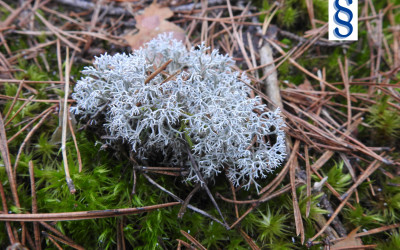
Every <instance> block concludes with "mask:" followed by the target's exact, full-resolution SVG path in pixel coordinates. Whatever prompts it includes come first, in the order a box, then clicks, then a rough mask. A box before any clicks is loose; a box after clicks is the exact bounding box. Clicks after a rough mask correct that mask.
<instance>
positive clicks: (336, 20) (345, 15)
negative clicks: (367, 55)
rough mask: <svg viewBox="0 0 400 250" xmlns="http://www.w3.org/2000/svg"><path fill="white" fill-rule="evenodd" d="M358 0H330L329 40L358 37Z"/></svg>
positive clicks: (355, 38)
mask: <svg viewBox="0 0 400 250" xmlns="http://www.w3.org/2000/svg"><path fill="white" fill-rule="evenodd" d="M357 33H358V1H357V0H329V40H357V39H358V34H357Z"/></svg>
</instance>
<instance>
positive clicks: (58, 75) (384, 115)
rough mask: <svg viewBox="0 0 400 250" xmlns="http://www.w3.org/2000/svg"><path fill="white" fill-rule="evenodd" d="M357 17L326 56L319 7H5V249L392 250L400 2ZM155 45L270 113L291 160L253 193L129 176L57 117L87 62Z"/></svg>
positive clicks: (214, 2) (103, 2)
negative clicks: (187, 55) (166, 35)
mask: <svg viewBox="0 0 400 250" xmlns="http://www.w3.org/2000/svg"><path fill="white" fill-rule="evenodd" d="M358 4H359V10H358V11H359V27H358V40H357V41H352V42H334V41H329V40H328V39H327V34H328V24H327V21H328V6H327V1H324V0H314V1H312V0H281V1H272V0H271V1H267V0H264V1H254V2H252V3H247V1H233V0H232V1H229V0H228V1H222V0H209V1H196V3H191V1H186V0H175V1H157V4H156V3H152V1H146V0H142V1H129V0H126V1H125V0H115V1H113V0H98V1H84V0H74V1H73V0H54V1H43V0H42V1H41V0H36V1H9V0H0V151H1V161H0V198H1V201H2V202H1V204H0V208H1V209H0V210H1V211H2V212H0V221H2V222H0V228H1V229H0V248H2V249H4V248H6V247H7V246H9V247H10V249H22V247H27V248H29V249H41V248H46V249H64V248H66V249H131V248H132V246H134V247H135V249H172V248H179V249H180V248H195V249H206V248H210V249H249V248H250V249H260V248H264V249H307V248H311V249H371V248H372V249H374V248H377V249H400V235H399V230H398V227H400V216H399V214H400V177H399V175H400V154H399V149H400V148H399V145H400V91H399V89H400V1H399V0H388V1H372V0H359V1H358ZM162 32H173V35H174V37H175V38H177V39H181V40H182V41H183V42H184V44H185V45H186V46H187V48H189V49H190V48H191V47H193V46H197V45H199V44H201V43H202V42H204V43H205V45H206V46H209V47H210V48H211V49H218V50H219V53H221V54H228V55H229V56H231V57H232V58H233V59H234V61H235V63H236V64H235V66H234V69H235V70H237V71H240V72H244V73H245V74H247V75H248V77H249V78H250V79H251V85H250V88H251V90H252V95H256V96H259V97H260V98H261V99H262V101H263V102H264V103H265V104H267V105H268V107H269V108H271V109H275V108H276V107H280V108H281V111H282V116H283V117H284V118H285V122H286V128H285V132H286V135H287V145H288V146H287V154H288V155H287V160H286V161H285V162H284V163H283V165H282V166H281V167H280V168H278V169H276V170H275V171H274V173H273V174H269V175H268V177H267V178H265V179H262V180H260V181H259V182H258V183H259V184H260V185H261V188H260V189H259V190H258V191H257V190H256V188H254V187H251V188H250V189H249V190H246V189H244V188H242V187H240V186H239V187H235V186H234V185H233V184H232V183H231V182H230V181H229V179H228V178H227V177H226V176H225V175H224V174H223V173H222V174H220V175H218V176H217V177H216V178H215V181H214V182H209V183H207V187H208V188H204V187H201V186H200V185H198V184H196V183H191V182H185V181H184V180H185V177H184V176H183V175H184V174H185V171H184V170H182V169H180V168H179V167H177V166H161V167H160V166H143V164H142V165H140V164H138V163H137V162H136V161H135V159H133V158H134V157H133V158H132V157H130V154H129V152H128V154H125V153H126V152H125V151H121V152H118V151H116V150H115V149H113V148H112V147H107V145H106V144H104V140H103V139H102V138H101V136H100V137H99V136H98V134H96V133H95V132H94V129H93V128H91V127H90V126H88V125H90V122H88V123H82V122H79V120H78V119H76V120H78V121H76V120H75V117H74V115H73V114H71V113H70V112H68V111H69V108H70V107H71V106H74V105H75V100H73V99H71V98H70V96H71V93H73V91H74V86H75V84H76V82H77V81H78V80H79V79H80V78H81V77H82V73H81V71H82V69H83V68H84V67H85V66H89V65H92V63H93V60H94V57H95V56H99V55H101V54H104V53H106V52H107V53H108V54H115V53H122V52H125V53H130V52H132V51H133V50H135V49H138V48H139V47H140V46H142V45H143V44H144V42H147V41H149V40H150V39H152V38H154V37H155V36H157V35H158V34H160V33H162ZM278 87H279V88H278ZM214 199H215V202H213V200H214ZM92 210H96V212H93V211H92ZM18 247H19V248H18Z"/></svg>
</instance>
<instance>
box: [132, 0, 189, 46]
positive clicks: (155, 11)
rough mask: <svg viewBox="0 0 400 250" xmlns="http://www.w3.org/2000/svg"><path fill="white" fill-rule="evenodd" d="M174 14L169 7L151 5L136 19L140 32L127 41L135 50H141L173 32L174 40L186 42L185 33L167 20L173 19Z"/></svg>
mask: <svg viewBox="0 0 400 250" xmlns="http://www.w3.org/2000/svg"><path fill="white" fill-rule="evenodd" d="M173 14H174V13H173V12H172V11H171V10H170V9H169V8H167V7H161V6H160V5H159V4H156V3H153V4H151V5H150V6H149V7H147V8H146V9H145V10H144V12H143V14H142V15H138V16H136V17H135V19H136V28H138V29H139V32H138V33H137V34H135V35H127V36H125V37H124V38H125V40H126V41H127V42H128V43H129V45H130V46H131V47H132V49H133V50H135V49H139V48H140V47H141V46H143V44H145V43H147V42H149V41H150V40H152V39H153V38H155V37H157V36H158V35H159V34H162V33H165V32H167V33H169V32H171V33H172V37H173V38H175V39H176V40H178V41H184V39H185V31H184V30H183V29H182V28H180V27H179V26H177V25H175V24H174V23H171V22H169V21H167V20H165V19H167V18H170V17H172V16H173Z"/></svg>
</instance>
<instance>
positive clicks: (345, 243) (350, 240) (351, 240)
mask: <svg viewBox="0 0 400 250" xmlns="http://www.w3.org/2000/svg"><path fill="white" fill-rule="evenodd" d="M358 229H360V227H357V228H356V229H354V230H353V231H351V232H350V233H349V234H348V235H347V237H346V238H344V239H343V240H341V241H339V242H337V243H336V244H335V245H333V246H332V247H331V249H332V250H339V249H345V247H353V248H351V249H356V250H357V249H364V248H363V247H362V246H363V243H362V241H361V239H360V238H359V237H355V235H356V233H357V231H358ZM357 246H360V248H354V247H357Z"/></svg>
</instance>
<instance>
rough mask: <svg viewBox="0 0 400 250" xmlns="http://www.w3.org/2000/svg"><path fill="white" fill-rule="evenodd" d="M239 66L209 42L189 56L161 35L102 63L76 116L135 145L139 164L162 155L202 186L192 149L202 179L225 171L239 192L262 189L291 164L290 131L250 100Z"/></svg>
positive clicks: (83, 86)
mask: <svg viewBox="0 0 400 250" xmlns="http://www.w3.org/2000/svg"><path fill="white" fill-rule="evenodd" d="M207 52H210V53H207ZM233 63H234V62H233V60H232V59H231V58H230V57H228V56H226V55H221V54H219V53H218V51H217V50H213V51H209V48H207V47H205V45H204V44H202V45H199V46H198V47H196V48H192V49H191V50H190V51H188V50H187V49H186V48H185V47H184V45H183V44H182V43H181V42H178V41H176V40H174V39H172V37H171V36H170V35H166V34H164V35H160V36H159V37H157V38H155V39H153V40H152V41H150V42H149V43H147V44H146V45H145V46H144V47H143V48H141V49H139V50H135V51H134V52H133V53H132V54H115V55H112V56H111V55H108V54H104V55H102V56H100V57H96V58H95V62H94V65H93V66H89V67H85V69H84V70H83V72H82V73H83V74H84V75H85V76H84V77H83V78H82V79H81V80H79V81H78V83H77V85H76V87H75V90H74V93H73V94H72V97H73V99H75V100H76V106H75V107H73V108H72V111H73V112H74V113H75V114H76V115H77V116H78V117H80V118H81V119H86V120H87V119H90V120H91V124H93V125H94V124H96V125H100V126H101V127H102V128H103V130H104V131H105V133H107V134H106V135H105V138H107V139H106V141H105V142H106V143H107V144H110V145H112V144H116V143H124V144H127V145H130V147H131V150H132V151H133V152H134V153H135V157H136V160H138V161H142V162H146V161H147V160H150V158H151V157H152V155H153V154H154V152H159V153H160V154H161V155H162V156H163V157H161V158H160V160H159V162H158V164H160V165H165V166H171V165H174V166H183V167H186V168H187V170H188V171H187V172H188V175H187V178H186V180H188V181H195V182H200V178H199V177H198V175H197V174H196V172H195V171H194V169H193V168H192V166H191V162H190V159H189V155H188V151H187V149H188V147H189V148H190V152H191V154H192V155H193V157H194V159H195V161H196V163H197V164H198V168H199V170H200V173H201V174H202V175H203V178H204V179H208V180H210V179H211V180H212V179H213V178H214V177H215V176H216V175H218V174H220V173H221V172H222V171H224V170H226V174H227V176H228V177H229V179H230V180H231V181H232V182H233V183H234V184H235V185H236V186H238V185H243V186H244V187H245V188H249V187H250V185H251V184H255V186H256V188H258V186H259V184H257V182H256V180H257V179H259V178H265V177H266V176H267V174H268V173H271V172H273V171H274V169H275V168H277V167H278V166H280V164H281V163H282V162H283V160H284V159H285V156H286V153H285V149H286V147H285V140H284V138H285V134H284V131H283V129H282V128H283V127H284V126H285V125H284V121H283V119H282V117H281V116H280V110H279V109H277V110H275V111H267V108H266V106H265V105H262V104H260V103H261V101H260V98H259V97H255V98H249V93H250V88H249V87H248V86H246V84H249V83H250V81H249V79H248V78H247V77H246V75H245V74H242V75H240V74H239V72H235V71H233V70H232V65H233ZM160 68H164V69H162V70H160ZM157 71H159V73H158V74H154V72H156V73H157ZM152 152H153V154H152Z"/></svg>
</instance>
